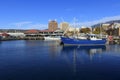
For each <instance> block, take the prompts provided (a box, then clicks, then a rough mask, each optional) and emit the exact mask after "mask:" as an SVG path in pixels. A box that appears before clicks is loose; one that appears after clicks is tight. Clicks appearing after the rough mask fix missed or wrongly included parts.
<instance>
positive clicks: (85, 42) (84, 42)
mask: <svg viewBox="0 0 120 80" xmlns="http://www.w3.org/2000/svg"><path fill="white" fill-rule="evenodd" d="M61 42H62V43H63V44H64V45H80V46H90V45H105V44H106V39H100V38H97V36H96V35H95V34H87V36H86V39H78V38H75V37H72V38H69V37H61Z"/></svg>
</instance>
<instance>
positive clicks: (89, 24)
mask: <svg viewBox="0 0 120 80" xmlns="http://www.w3.org/2000/svg"><path fill="white" fill-rule="evenodd" d="M111 20H120V15H119V16H112V17H104V18H102V19H99V20H94V21H86V22H77V23H75V24H74V23H71V24H70V25H71V26H75V27H81V26H88V27H90V26H92V25H95V24H98V23H105V22H107V21H111Z"/></svg>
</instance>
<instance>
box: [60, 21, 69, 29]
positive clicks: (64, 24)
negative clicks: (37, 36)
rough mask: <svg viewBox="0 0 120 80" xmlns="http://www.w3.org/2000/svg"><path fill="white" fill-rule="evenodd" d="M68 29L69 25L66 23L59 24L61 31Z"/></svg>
mask: <svg viewBox="0 0 120 80" xmlns="http://www.w3.org/2000/svg"><path fill="white" fill-rule="evenodd" d="M68 27H69V24H68V23H67V22H62V23H60V29H61V30H62V31H66V30H67V29H68Z"/></svg>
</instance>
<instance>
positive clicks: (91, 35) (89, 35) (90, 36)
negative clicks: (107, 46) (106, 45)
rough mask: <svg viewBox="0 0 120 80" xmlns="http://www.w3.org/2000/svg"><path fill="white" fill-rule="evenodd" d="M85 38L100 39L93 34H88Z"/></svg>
mask: <svg viewBox="0 0 120 80" xmlns="http://www.w3.org/2000/svg"><path fill="white" fill-rule="evenodd" d="M87 39H89V40H101V39H100V38H98V37H97V35H95V34H88V35H87Z"/></svg>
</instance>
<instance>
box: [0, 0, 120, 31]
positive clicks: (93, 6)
mask: <svg viewBox="0 0 120 80" xmlns="http://www.w3.org/2000/svg"><path fill="white" fill-rule="evenodd" d="M116 19H117V20H118V19H120V0H0V29H40V30H41V29H46V28H48V22H49V20H56V21H57V22H58V24H60V23H61V22H63V21H65V22H68V23H69V24H73V23H76V24H78V25H77V27H81V26H91V25H94V24H96V23H99V22H100V23H101V22H105V21H109V20H116Z"/></svg>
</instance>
